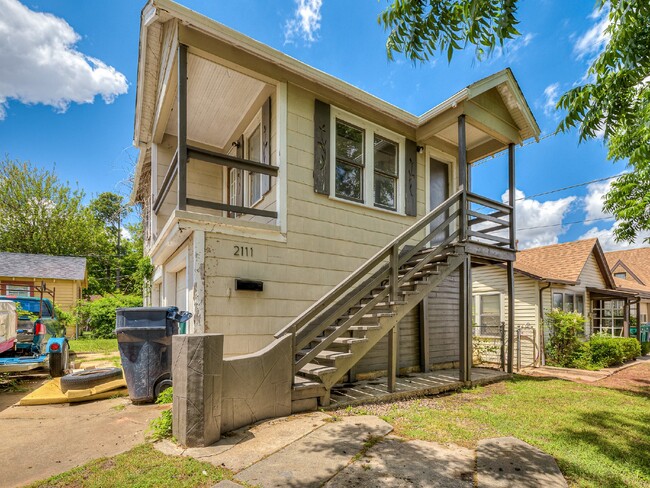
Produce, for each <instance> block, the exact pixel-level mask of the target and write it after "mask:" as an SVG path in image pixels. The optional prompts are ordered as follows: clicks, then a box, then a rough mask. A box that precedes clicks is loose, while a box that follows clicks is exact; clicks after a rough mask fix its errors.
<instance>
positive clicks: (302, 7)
mask: <svg viewBox="0 0 650 488" xmlns="http://www.w3.org/2000/svg"><path fill="white" fill-rule="evenodd" d="M295 1H296V11H295V12H294V16H293V18H291V19H289V20H287V22H286V24H285V28H284V42H285V43H290V42H293V41H294V40H295V39H296V38H299V37H301V38H302V39H303V40H305V41H307V42H314V41H315V40H316V33H317V32H318V30H319V29H320V20H321V13H320V9H321V7H322V6H323V0H295Z"/></svg>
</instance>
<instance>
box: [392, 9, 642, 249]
mask: <svg viewBox="0 0 650 488" xmlns="http://www.w3.org/2000/svg"><path fill="white" fill-rule="evenodd" d="M517 3H518V0H425V1H420V0H394V1H393V2H392V3H391V4H390V5H389V7H388V8H387V9H386V10H385V11H384V12H383V13H382V14H381V15H380V17H379V22H380V23H381V24H382V25H383V26H384V27H385V28H386V29H387V30H388V31H389V34H388V39H387V42H386V49H387V52H388V56H389V58H392V57H393V55H394V53H403V54H404V55H405V56H406V57H407V58H408V59H411V60H412V61H426V60H428V59H430V58H431V57H433V56H435V55H436V54H437V53H443V54H444V53H446V55H447V59H448V60H451V58H452V55H453V54H454V52H455V51H457V50H461V49H464V48H465V47H466V46H467V45H472V46H474V48H475V51H476V56H477V57H478V58H479V59H481V58H483V57H484V56H485V55H489V54H490V53H491V52H493V50H494V49H495V48H496V47H497V46H502V45H503V43H504V41H506V40H507V39H511V38H513V37H516V36H518V35H519V32H518V31H517V29H516V26H517V24H518V20H517V17H516V15H517ZM596 8H597V9H599V10H600V13H601V14H603V15H606V16H607V27H606V29H605V35H606V36H607V38H608V41H607V42H606V44H605V47H604V49H603V51H602V52H601V53H600V54H599V55H598V56H597V57H596V58H595V59H594V61H593V62H592V63H591V66H590V67H589V70H588V72H587V76H586V77H585V79H584V80H582V81H581V83H580V84H579V85H578V86H575V87H574V88H572V89H571V90H569V91H568V92H566V93H565V94H564V95H563V96H562V97H561V98H560V99H559V102H558V108H559V109H562V110H564V111H565V117H564V119H563V120H562V121H561V123H560V125H559V127H558V128H559V130H561V131H565V132H566V131H569V130H571V129H574V128H575V129H577V130H578V132H579V137H580V141H584V140H586V139H592V138H596V137H600V136H601V135H604V138H605V141H606V143H607V147H608V158H609V159H611V160H612V161H617V160H626V161H627V162H628V165H629V169H630V173H629V174H627V175H623V176H622V177H621V178H619V179H618V180H617V181H615V182H614V183H613V184H612V188H611V190H610V192H609V193H608V194H607V196H606V198H605V210H606V211H608V212H611V213H613V214H614V216H615V217H616V219H617V220H618V227H617V229H616V231H615V232H616V238H617V239H618V240H630V241H631V240H633V239H634V238H635V237H636V236H637V235H638V234H639V232H641V231H644V230H650V212H649V210H648V209H649V208H650V207H649V206H648V203H650V22H648V19H649V18H650V2H647V1H639V0H597V2H596Z"/></svg>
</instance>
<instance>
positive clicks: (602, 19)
mask: <svg viewBox="0 0 650 488" xmlns="http://www.w3.org/2000/svg"><path fill="white" fill-rule="evenodd" d="M589 18H590V19H592V20H594V21H595V23H594V25H592V26H591V28H590V29H589V30H588V31H587V32H585V33H584V34H583V35H581V36H580V37H578V39H577V41H576V43H575V44H574V46H573V52H574V53H575V55H576V56H577V58H578V59H583V58H586V57H591V58H593V57H595V56H597V55H598V54H600V52H601V51H602V50H603V49H604V48H605V45H606V44H607V42H608V41H609V38H610V35H609V33H608V32H606V30H607V27H608V26H609V9H607V8H602V9H596V10H594V11H593V12H592V13H591V15H590V16H589ZM590 64H591V62H590Z"/></svg>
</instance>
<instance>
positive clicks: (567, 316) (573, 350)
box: [546, 309, 585, 367]
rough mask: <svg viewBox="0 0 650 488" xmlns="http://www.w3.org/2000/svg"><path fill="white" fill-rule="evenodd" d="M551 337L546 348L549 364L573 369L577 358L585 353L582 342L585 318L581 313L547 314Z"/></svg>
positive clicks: (557, 310)
mask: <svg viewBox="0 0 650 488" xmlns="http://www.w3.org/2000/svg"><path fill="white" fill-rule="evenodd" d="M546 321H547V326H548V329H549V330H550V337H549V341H548V345H547V347H546V356H547V358H548V359H549V363H550V364H553V365H555V366H563V367H571V366H572V364H573V362H574V360H575V359H576V357H577V356H579V355H580V354H582V353H584V351H581V349H582V347H583V346H582V341H581V340H580V339H581V338H582V337H583V336H584V324H585V318H584V317H583V316H582V314H580V313H576V312H564V311H563V310H560V309H554V310H551V311H550V312H548V313H547V314H546Z"/></svg>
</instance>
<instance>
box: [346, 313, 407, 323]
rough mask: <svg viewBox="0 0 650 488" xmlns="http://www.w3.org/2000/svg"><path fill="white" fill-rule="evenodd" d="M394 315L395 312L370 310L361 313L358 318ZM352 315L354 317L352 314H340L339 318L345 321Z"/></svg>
mask: <svg viewBox="0 0 650 488" xmlns="http://www.w3.org/2000/svg"><path fill="white" fill-rule="evenodd" d="M394 315H395V312H370V313H367V314H364V315H362V316H361V319H359V320H363V319H378V318H381V317H393V316H394ZM352 317H354V315H341V317H340V318H339V320H343V321H346V320H350V319H351V318H352Z"/></svg>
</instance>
